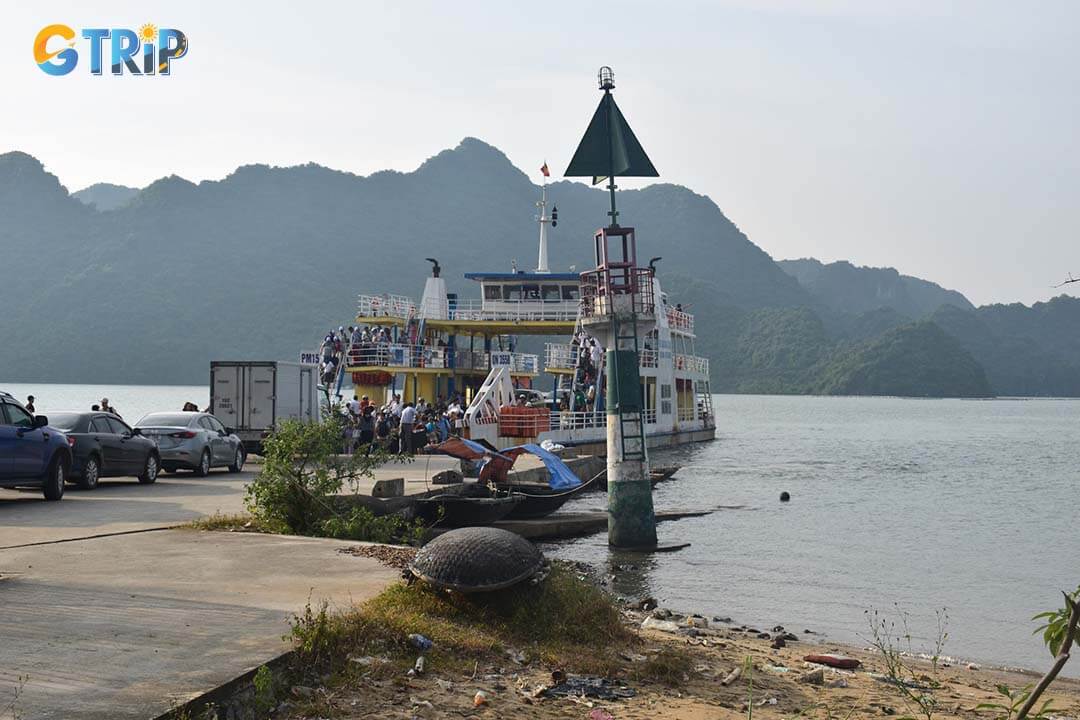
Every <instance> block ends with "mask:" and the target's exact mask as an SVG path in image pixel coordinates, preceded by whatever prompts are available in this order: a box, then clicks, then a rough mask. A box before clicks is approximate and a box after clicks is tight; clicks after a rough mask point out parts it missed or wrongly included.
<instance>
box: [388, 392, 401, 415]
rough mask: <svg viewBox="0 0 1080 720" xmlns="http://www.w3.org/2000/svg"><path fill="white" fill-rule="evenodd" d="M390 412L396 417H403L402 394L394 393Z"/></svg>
mask: <svg viewBox="0 0 1080 720" xmlns="http://www.w3.org/2000/svg"><path fill="white" fill-rule="evenodd" d="M390 414H391V415H393V416H394V417H396V418H398V419H400V418H401V396H400V395H394V399H393V400H391V401H390Z"/></svg>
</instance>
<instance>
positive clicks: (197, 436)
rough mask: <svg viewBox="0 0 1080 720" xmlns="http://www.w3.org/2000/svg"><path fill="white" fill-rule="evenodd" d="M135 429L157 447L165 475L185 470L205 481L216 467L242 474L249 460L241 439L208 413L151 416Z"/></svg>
mask: <svg viewBox="0 0 1080 720" xmlns="http://www.w3.org/2000/svg"><path fill="white" fill-rule="evenodd" d="M136 428H137V429H138V430H139V431H140V432H141V433H142V434H143V436H144V437H146V438H148V439H150V440H152V441H154V442H155V443H157V448H158V453H159V454H160V456H161V467H162V469H163V470H165V472H176V471H177V470H178V469H180V468H185V469H188V470H194V471H195V474H196V475H200V476H203V477H205V476H206V475H207V474H208V473H209V472H210V468H214V467H227V468H229V471H230V472H240V471H241V470H242V469H243V468H244V461H245V460H246V459H247V453H245V452H244V444H243V442H241V440H240V438H238V437H237V436H236V434H235V433H234V432H233V431H232V430H231V429H226V428H225V426H224V425H222V424H221V421H220V420H218V419H217V418H216V417H214V416H213V415H211V414H209V413H202V412H167V413H150V414H149V415H147V416H146V417H144V418H143V419H142V420H140V421H139V422H138V423H137V424H136Z"/></svg>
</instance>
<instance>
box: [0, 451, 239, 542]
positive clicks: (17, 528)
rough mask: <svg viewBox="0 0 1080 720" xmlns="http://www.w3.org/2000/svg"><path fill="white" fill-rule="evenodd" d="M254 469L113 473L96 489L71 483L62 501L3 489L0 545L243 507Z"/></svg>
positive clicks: (163, 523)
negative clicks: (141, 476) (145, 476)
mask: <svg viewBox="0 0 1080 720" xmlns="http://www.w3.org/2000/svg"><path fill="white" fill-rule="evenodd" d="M255 470H257V468H255ZM253 475H254V474H253V472H250V471H245V472H242V473H237V474H232V473H228V472H225V471H222V470H214V471H212V472H211V473H210V475H209V476H207V477H205V478H200V477H196V476H194V475H192V474H191V473H180V474H178V475H162V476H161V477H160V478H158V481H157V482H156V483H154V484H153V485H140V484H139V483H138V481H137V480H135V478H107V479H103V480H102V481H101V484H100V485H99V486H98V487H97V488H96V489H94V490H79V489H77V488H75V487H73V486H70V485H69V486H68V487H67V489H66V490H65V491H64V499H63V500H61V501H60V502H46V501H45V500H43V499H42V497H41V492H40V491H38V490H27V491H18V492H17V491H14V490H0V550H3V549H5V548H10V547H15V546H20V545H27V544H31V543H43V542H55V541H57V540H71V539H75V538H85V537H91V536H94V535H103V534H110V533H120V532H131V531H133V530H146V529H150V528H160V527H170V526H174V525H180V524H183V523H186V522H189V521H191V520H194V519H196V518H199V517H204V516H206V515H212V514H214V513H225V514H232V513H238V512H242V511H243V509H244V484H245V483H247V482H248V481H250V480H251V478H252V477H253Z"/></svg>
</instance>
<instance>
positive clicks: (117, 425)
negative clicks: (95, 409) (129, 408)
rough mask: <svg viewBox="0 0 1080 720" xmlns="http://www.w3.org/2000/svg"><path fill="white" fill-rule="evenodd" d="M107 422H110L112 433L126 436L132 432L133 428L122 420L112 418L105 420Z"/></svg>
mask: <svg viewBox="0 0 1080 720" xmlns="http://www.w3.org/2000/svg"><path fill="white" fill-rule="evenodd" d="M105 420H107V421H108V423H109V427H111V428H112V431H113V432H114V433H116V434H117V435H126V434H128V433H130V432H131V428H129V427H128V426H127V423H125V422H124V421H123V420H121V419H120V418H114V417H111V418H105Z"/></svg>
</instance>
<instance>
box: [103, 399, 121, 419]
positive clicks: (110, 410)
mask: <svg viewBox="0 0 1080 720" xmlns="http://www.w3.org/2000/svg"><path fill="white" fill-rule="evenodd" d="M101 412H107V413H112V414H113V415H115V416H116V417H120V413H118V412H117V411H116V408H114V407H113V406H112V405H110V404H109V398H101Z"/></svg>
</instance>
